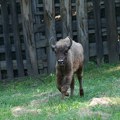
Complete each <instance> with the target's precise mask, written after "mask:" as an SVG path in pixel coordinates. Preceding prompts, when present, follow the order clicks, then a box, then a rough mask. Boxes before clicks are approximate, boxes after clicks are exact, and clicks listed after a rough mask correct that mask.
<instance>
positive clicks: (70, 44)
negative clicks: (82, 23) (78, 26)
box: [67, 36, 72, 50]
mask: <svg viewBox="0 0 120 120" xmlns="http://www.w3.org/2000/svg"><path fill="white" fill-rule="evenodd" d="M67 38H68V39H69V40H70V43H69V46H68V50H69V49H70V48H71V46H72V39H71V37H70V36H68V37H67Z"/></svg>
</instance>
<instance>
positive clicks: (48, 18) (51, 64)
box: [43, 0, 56, 73]
mask: <svg viewBox="0 0 120 120" xmlns="http://www.w3.org/2000/svg"><path fill="white" fill-rule="evenodd" d="M43 2H44V20H45V34H46V39H47V41H48V49H47V54H48V73H51V72H54V71H55V54H54V53H53V51H52V49H51V45H50V43H51V42H50V40H51V38H53V39H54V40H56V32H55V9H54V0H44V1H43Z"/></svg>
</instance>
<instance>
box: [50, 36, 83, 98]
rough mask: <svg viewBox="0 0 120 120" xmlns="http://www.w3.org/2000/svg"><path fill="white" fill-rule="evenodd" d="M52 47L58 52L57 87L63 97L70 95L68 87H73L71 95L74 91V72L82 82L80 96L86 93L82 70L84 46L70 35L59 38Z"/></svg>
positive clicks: (80, 82)
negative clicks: (83, 85)
mask: <svg viewBox="0 0 120 120" xmlns="http://www.w3.org/2000/svg"><path fill="white" fill-rule="evenodd" d="M52 49H53V50H54V51H55V54H56V59H57V61H56V76H57V88H58V90H59V91H60V92H61V93H62V95H63V97H64V96H68V95H69V94H68V92H67V91H68V89H69V88H71V95H73V91H74V73H76V74H77V77H78V80H79V84H80V90H79V93H80V96H83V95H84V92H83V87H82V70H83V62H84V54H83V47H82V45H81V44H80V43H76V42H75V41H73V40H72V39H71V38H70V37H66V38H65V39H61V40H59V41H58V42H57V43H56V44H55V45H52Z"/></svg>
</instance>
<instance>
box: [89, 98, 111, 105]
mask: <svg viewBox="0 0 120 120" xmlns="http://www.w3.org/2000/svg"><path fill="white" fill-rule="evenodd" d="M111 103H112V101H111V99H110V98H107V97H102V98H93V99H92V100H91V102H90V104H89V106H96V105H106V106H108V105H110V104H111Z"/></svg>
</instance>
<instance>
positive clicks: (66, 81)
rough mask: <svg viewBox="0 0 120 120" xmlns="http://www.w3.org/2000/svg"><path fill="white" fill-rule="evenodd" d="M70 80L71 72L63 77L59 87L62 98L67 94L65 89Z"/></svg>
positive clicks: (68, 86) (67, 87)
mask: <svg viewBox="0 0 120 120" xmlns="http://www.w3.org/2000/svg"><path fill="white" fill-rule="evenodd" d="M71 81H72V74H69V75H67V76H66V77H65V78H64V84H63V85H62V87H61V93H62V98H64V96H69V93H68V92H67V91H68V89H69V88H70V85H71Z"/></svg>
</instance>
